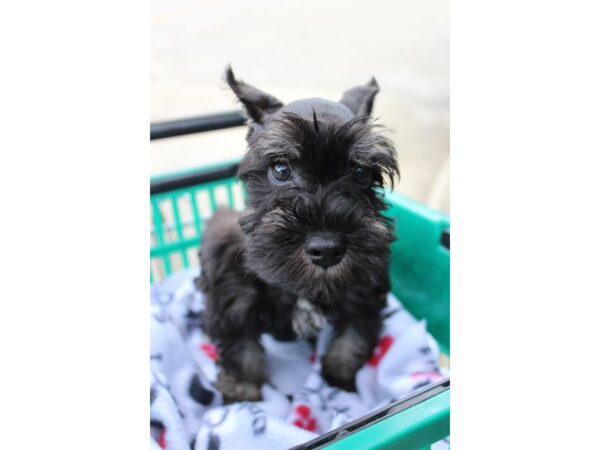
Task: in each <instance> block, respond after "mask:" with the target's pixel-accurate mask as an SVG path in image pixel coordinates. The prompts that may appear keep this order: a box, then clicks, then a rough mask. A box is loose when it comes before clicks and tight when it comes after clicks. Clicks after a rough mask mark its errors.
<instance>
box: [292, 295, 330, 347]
mask: <svg viewBox="0 0 600 450" xmlns="http://www.w3.org/2000/svg"><path fill="white" fill-rule="evenodd" d="M326 323H327V315H326V312H325V311H323V309H322V308H321V307H320V306H318V305H315V304H314V303H312V302H309V301H308V300H307V299H305V298H303V297H300V298H298V300H296V303H295V304H294V307H293V309H292V313H291V326H292V329H293V330H294V333H295V334H296V336H297V337H298V338H301V339H306V338H314V337H316V336H317V335H318V334H319V332H320V331H321V330H322V329H323V327H324V326H325V324H326Z"/></svg>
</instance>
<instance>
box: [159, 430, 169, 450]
mask: <svg viewBox="0 0 600 450" xmlns="http://www.w3.org/2000/svg"><path fill="white" fill-rule="evenodd" d="M158 446H159V447H160V448H163V449H164V448H167V430H166V428H163V429H162V430H161V431H160V435H159V436H158Z"/></svg>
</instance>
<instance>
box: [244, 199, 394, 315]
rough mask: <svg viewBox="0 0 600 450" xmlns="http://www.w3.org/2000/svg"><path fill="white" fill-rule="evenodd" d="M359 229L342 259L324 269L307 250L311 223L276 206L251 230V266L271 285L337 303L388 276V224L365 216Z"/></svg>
mask: <svg viewBox="0 0 600 450" xmlns="http://www.w3.org/2000/svg"><path fill="white" fill-rule="evenodd" d="M310 228H313V227H310ZM353 230H354V231H353V232H352V233H351V234H348V233H346V234H345V238H347V239H348V242H347V248H346V254H345V255H344V257H343V258H342V260H341V261H340V262H339V263H337V264H335V265H333V266H329V267H326V268H323V267H321V266H319V265H315V264H314V263H313V262H312V261H311V259H310V257H309V255H308V254H307V253H306V251H305V248H304V243H305V240H306V226H305V225H303V224H301V222H300V221H299V220H298V219H297V218H296V216H295V215H294V213H292V212H290V211H286V210H284V209H283V208H275V209H273V210H271V211H269V212H267V213H266V214H264V216H263V217H262V218H261V219H260V222H259V223H258V226H256V227H255V228H254V229H253V230H252V231H251V232H250V233H249V234H248V240H247V262H248V268H249V269H250V270H251V271H253V272H254V273H255V274H256V275H258V276H259V277H260V278H261V279H262V280H263V281H265V282H266V283H267V284H269V285H272V286H277V287H279V288H281V289H283V290H285V291H287V292H290V293H292V294H295V295H297V296H299V297H303V298H306V299H307V300H309V301H311V302H315V303H319V304H331V303H334V302H335V301H336V299H337V298H339V297H343V291H344V290H346V289H349V288H353V287H362V288H368V287H370V286H371V285H372V284H376V283H377V282H378V281H379V280H381V279H382V278H385V277H386V273H387V250H388V248H387V247H388V242H389V240H390V239H389V237H390V232H389V230H388V229H387V227H386V226H385V225H384V224H383V223H382V222H381V221H379V220H376V219H375V218H364V219H362V220H361V223H360V224H358V225H355V227H353Z"/></svg>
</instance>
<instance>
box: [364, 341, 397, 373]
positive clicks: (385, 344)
mask: <svg viewBox="0 0 600 450" xmlns="http://www.w3.org/2000/svg"><path fill="white" fill-rule="evenodd" d="M393 343H394V338H393V337H391V336H389V335H387V334H386V335H385V336H382V338H381V339H380V340H379V343H378V344H377V347H375V350H373V355H372V356H371V359H370V360H369V362H368V363H367V364H368V365H369V366H371V367H377V366H378V365H379V362H380V361H381V358H383V357H384V356H385V354H386V353H387V351H388V350H389V349H390V347H391V346H392V344H393Z"/></svg>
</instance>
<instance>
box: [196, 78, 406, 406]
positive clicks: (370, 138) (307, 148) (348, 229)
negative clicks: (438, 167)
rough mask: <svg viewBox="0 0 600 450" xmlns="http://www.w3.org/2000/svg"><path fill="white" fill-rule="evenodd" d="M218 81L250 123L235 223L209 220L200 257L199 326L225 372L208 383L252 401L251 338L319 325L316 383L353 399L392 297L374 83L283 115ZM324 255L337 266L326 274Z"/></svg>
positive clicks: (254, 349) (243, 87)
mask: <svg viewBox="0 0 600 450" xmlns="http://www.w3.org/2000/svg"><path fill="white" fill-rule="evenodd" d="M226 78H227V82H228V83H229V86H230V87H231V88H232V90H233V91H234V92H235V94H236V95H237V97H238V98H239V100H240V101H241V103H242V104H243V105H244V107H245V109H246V112H247V114H248V116H249V130H248V136H247V140H248V151H247V153H246V155H245V157H244V158H243V160H242V162H241V165H240V170H239V177H240V179H241V180H242V181H243V183H244V185H245V188H246V192H247V199H246V209H245V210H244V212H243V213H242V214H241V216H240V215H239V214H238V213H235V212H233V211H231V210H221V211H218V212H217V213H216V214H215V215H214V217H213V218H212V219H211V220H210V221H209V222H208V223H207V225H206V229H205V232H204V236H203V245H202V250H201V252H200V253H201V255H200V258H201V265H202V275H201V277H200V279H199V282H198V285H199V288H200V289H201V290H202V291H204V292H205V293H206V298H207V309H206V313H205V327H206V331H207V332H208V334H209V335H210V336H211V337H212V338H213V339H214V340H215V342H216V343H217V346H218V350H219V355H220V363H221V365H222V368H223V370H222V371H221V374H220V375H219V380H218V382H217V385H218V387H219V389H220V390H221V391H222V392H223V394H224V397H225V400H226V401H228V402H231V401H239V400H258V399H260V385H261V384H262V383H263V382H265V381H266V380H267V373H266V368H265V364H264V355H263V350H262V348H261V345H260V342H259V340H260V334H261V333H264V332H268V333H272V334H273V335H274V337H275V338H277V339H282V340H290V339H295V338H298V337H314V335H315V334H316V333H317V332H318V331H319V329H320V328H321V327H322V325H323V324H324V322H325V320H327V321H329V322H331V323H332V324H333V326H334V329H335V333H334V337H333V340H332V341H331V344H330V348H329V350H328V351H327V353H326V355H325V356H324V357H323V359H322V361H321V362H322V373H323V376H324V377H325V379H326V380H327V381H328V382H329V383H330V384H332V385H334V386H339V387H341V388H344V389H347V390H353V389H354V388H355V386H354V376H355V374H356V371H357V370H358V369H359V368H360V367H361V366H362V365H363V364H364V363H365V362H366V361H367V359H368V358H369V357H370V355H371V352H372V350H373V347H374V346H375V344H376V343H377V339H378V336H379V332H380V328H381V321H382V319H381V310H382V308H383V307H384V305H385V299H386V293H387V291H388V290H389V288H390V285H389V280H388V275H387V269H388V258H389V249H388V247H389V243H390V242H391V241H392V240H393V238H394V236H393V232H392V231H391V230H392V227H391V224H390V223H388V221H387V219H386V218H384V217H383V216H382V215H381V213H380V211H381V210H383V209H384V208H385V205H384V202H383V199H382V194H381V186H382V185H383V183H384V181H385V180H389V181H390V182H392V181H393V178H394V176H396V175H398V168H397V161H396V154H395V150H394V148H393V146H392V144H391V142H390V141H389V140H388V139H386V138H385V137H384V136H383V135H382V134H381V132H380V130H379V128H378V127H377V126H375V125H374V124H373V123H372V121H371V119H370V118H369V115H370V113H371V108H372V105H373V99H374V97H375V94H376V93H377V92H378V90H379V87H378V85H377V83H376V81H375V79H372V80H371V81H370V82H369V83H368V84H367V85H365V86H360V87H356V88H353V89H350V90H349V91H347V92H346V93H345V94H344V96H343V97H342V100H341V101H340V102H339V103H337V102H331V101H327V100H323V99H307V100H299V101H295V102H292V103H289V104H288V105H285V106H284V105H283V104H282V103H281V102H280V101H279V100H277V99H276V98H274V97H273V96H271V95H269V94H266V93H264V92H262V91H260V90H258V89H256V88H254V87H252V86H250V85H247V84H245V83H244V82H242V81H239V80H236V79H235V77H234V75H233V72H232V71H231V69H230V68H229V69H228V70H227V73H226ZM278 164H279V165H278ZM276 167H277V169H279V171H283V174H284V176H283V177H281V176H280V178H284V179H283V181H282V180H281V179H277V175H278V173H277V170H276ZM287 175H289V179H285V178H286V177H287ZM309 242H310V243H311V245H313V244H314V245H316V246H317V249H316V250H314V248H312V247H311V248H310V249H309V247H308V243H309ZM315 242H316V244H315ZM314 245H313V247H314ZM328 246H329V247H328ZM332 246H333V247H332ZM330 247H331V248H334V249H335V252H336V253H335V259H334V260H331V261H329V260H328V261H329V262H328V263H327V264H324V263H323V262H322V261H321V258H322V256H323V255H325V254H327V251H328V248H330ZM321 250H323V252H324V253H321ZM332 258H334V257H333V256H332Z"/></svg>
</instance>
